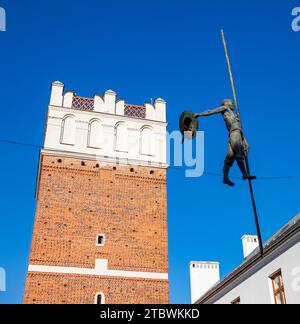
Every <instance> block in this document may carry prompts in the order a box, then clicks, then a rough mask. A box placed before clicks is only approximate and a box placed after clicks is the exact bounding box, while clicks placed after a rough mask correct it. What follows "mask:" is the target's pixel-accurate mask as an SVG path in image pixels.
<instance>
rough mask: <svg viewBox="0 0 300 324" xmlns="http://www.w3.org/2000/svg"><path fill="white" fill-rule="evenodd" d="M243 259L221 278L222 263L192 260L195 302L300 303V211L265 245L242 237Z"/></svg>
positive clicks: (191, 273)
mask: <svg viewBox="0 0 300 324" xmlns="http://www.w3.org/2000/svg"><path fill="white" fill-rule="evenodd" d="M242 242H243V251H244V257H245V260H244V262H243V263H242V264H241V265H240V266H239V267H238V268H236V269H235V270H234V271H232V272H231V273H230V274H229V275H227V276H226V277H225V278H224V279H222V280H220V271H219V263H214V262H191V264H190V275H191V300H192V303H194V304H300V214H298V215H297V216H296V217H294V218H293V219H292V220H291V221H290V222H289V223H288V224H287V225H285V226H284V227H283V228H282V229H281V230H280V231H278V232H277V233H276V234H275V235H274V236H273V237H271V239H270V240H269V241H268V242H267V243H266V244H265V245H264V256H263V257H261V256H260V252H259V248H258V239H257V237H256V236H251V235H245V236H243V237H242Z"/></svg>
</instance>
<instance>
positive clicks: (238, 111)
mask: <svg viewBox="0 0 300 324" xmlns="http://www.w3.org/2000/svg"><path fill="white" fill-rule="evenodd" d="M221 35H222V40H223V45H224V50H225V56H226V61H227V66H228V72H229V78H230V83H231V88H232V93H233V99H234V104H235V108H236V111H237V114H238V117H239V119H240V123H241V127H242V129H243V123H242V118H241V113H240V109H239V105H238V100H237V94H236V90H235V84H234V79H233V73H232V68H231V63H230V58H229V54H228V47H227V42H226V37H225V32H224V30H223V29H222V30H221ZM245 162H246V168H247V171H248V173H249V175H251V172H250V165H249V159H248V156H247V155H246V159H245ZM248 182H249V189H250V196H251V202H252V208H253V213H254V221H255V225H256V231H257V236H258V242H259V249H260V254H261V256H263V255H264V246H263V241H262V236H261V230H260V224H259V218H258V213H257V207H256V202H255V196H254V191H253V185H252V179H251V178H250V179H249V180H248Z"/></svg>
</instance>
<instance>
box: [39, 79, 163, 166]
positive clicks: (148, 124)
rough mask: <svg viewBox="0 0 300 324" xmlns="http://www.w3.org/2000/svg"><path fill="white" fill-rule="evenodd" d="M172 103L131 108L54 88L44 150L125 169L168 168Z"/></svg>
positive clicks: (107, 97) (109, 94) (110, 94)
mask: <svg viewBox="0 0 300 324" xmlns="http://www.w3.org/2000/svg"><path fill="white" fill-rule="evenodd" d="M166 129H167V123H166V102H165V101H164V100H163V99H157V100H156V101H155V102H154V104H153V105H152V104H151V103H145V105H143V106H137V105H130V104H127V103H125V101H124V100H116V93H115V92H114V91H111V90H108V91H106V92H105V94H104V95H103V96H100V95H98V94H96V95H95V96H94V98H84V97H79V96H77V95H76V94H75V92H73V91H66V92H64V85H63V84H62V83H61V82H54V83H53V84H52V90H51V99H50V105H49V109H48V118H47V126H46V136H45V144H44V149H45V150H47V151H51V152H53V151H54V152H56V154H59V155H61V154H63V155H66V154H67V155H68V156H73V157H75V156H77V157H78V158H83V157H86V158H88V159H96V160H100V161H105V162H118V163H121V164H132V165H149V166H157V167H163V168H166V167H167V142H166V140H167V137H166V135H167V130H166Z"/></svg>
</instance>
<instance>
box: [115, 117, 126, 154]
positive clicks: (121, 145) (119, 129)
mask: <svg viewBox="0 0 300 324" xmlns="http://www.w3.org/2000/svg"><path fill="white" fill-rule="evenodd" d="M115 150H116V151H119V152H128V131H127V127H126V124H125V123H119V124H117V126H116V128H115Z"/></svg>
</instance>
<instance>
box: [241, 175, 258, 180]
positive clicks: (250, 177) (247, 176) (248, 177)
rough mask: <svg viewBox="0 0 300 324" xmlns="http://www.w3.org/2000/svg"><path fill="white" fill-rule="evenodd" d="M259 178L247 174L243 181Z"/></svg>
mask: <svg viewBox="0 0 300 324" xmlns="http://www.w3.org/2000/svg"><path fill="white" fill-rule="evenodd" d="M256 179H257V178H256V177H255V176H251V175H249V174H245V175H244V176H243V180H256Z"/></svg>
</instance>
